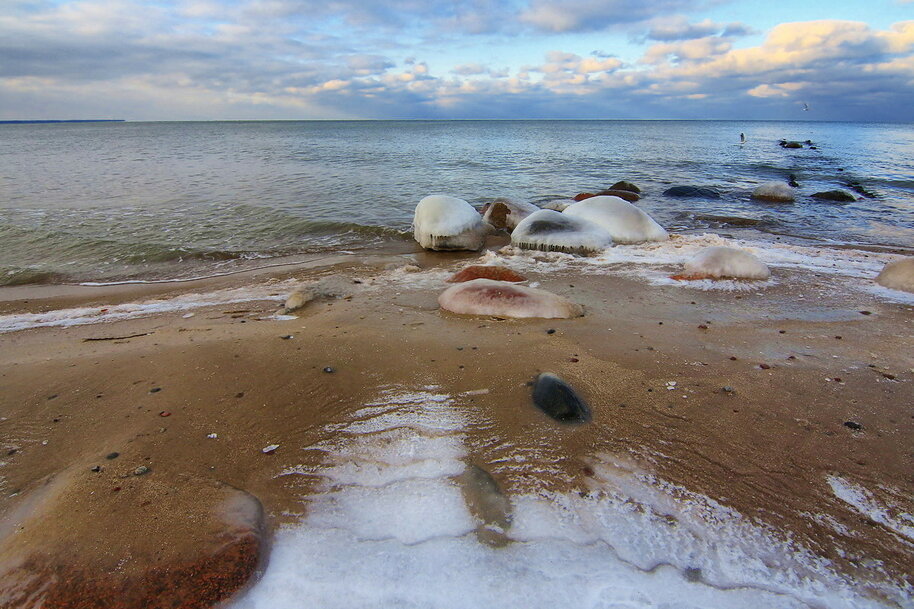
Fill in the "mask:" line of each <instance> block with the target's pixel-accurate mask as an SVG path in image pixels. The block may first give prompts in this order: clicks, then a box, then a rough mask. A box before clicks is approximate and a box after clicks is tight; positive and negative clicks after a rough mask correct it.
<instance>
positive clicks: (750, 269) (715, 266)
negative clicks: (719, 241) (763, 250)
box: [678, 246, 771, 279]
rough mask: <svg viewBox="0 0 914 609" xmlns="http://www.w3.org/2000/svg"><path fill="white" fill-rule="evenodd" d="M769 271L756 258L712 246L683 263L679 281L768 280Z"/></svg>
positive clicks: (729, 249) (727, 248) (741, 252)
mask: <svg viewBox="0 0 914 609" xmlns="http://www.w3.org/2000/svg"><path fill="white" fill-rule="evenodd" d="M770 276H771V271H769V270H768V267H767V266H766V265H765V264H764V263H763V262H762V261H761V260H759V259H758V258H756V257H755V256H753V255H752V254H750V253H749V252H745V251H743V250H740V249H736V248H733V247H722V246H713V247H709V248H706V249H704V250H702V251H701V252H699V253H698V255H697V256H695V257H694V258H692V259H691V260H689V261H688V262H686V263H685V268H684V269H683V273H682V275H681V276H679V277H678V278H681V279H721V278H727V279H768V278H769V277H770Z"/></svg>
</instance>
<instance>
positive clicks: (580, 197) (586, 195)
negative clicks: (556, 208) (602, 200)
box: [574, 192, 597, 201]
mask: <svg viewBox="0 0 914 609" xmlns="http://www.w3.org/2000/svg"><path fill="white" fill-rule="evenodd" d="M595 196H597V195H595V194H594V193H592V192H579V193H578V194H576V195H575V196H574V200H575V201H583V200H584V199H589V198H590V197H595Z"/></svg>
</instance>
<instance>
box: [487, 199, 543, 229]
mask: <svg viewBox="0 0 914 609" xmlns="http://www.w3.org/2000/svg"><path fill="white" fill-rule="evenodd" d="M536 211H539V207H537V206H536V205H533V204H532V203H523V202H521V201H511V200H509V199H498V200H496V201H493V202H492V203H491V204H490V205H489V206H488V207H487V208H486V211H485V213H484V214H483V216H482V219H483V220H485V221H486V222H488V223H489V224H491V225H492V226H494V227H495V228H503V229H505V230H507V231H509V232H510V231H512V230H514V227H516V226H517V225H518V224H519V223H520V221H521V220H523V219H524V218H526V217H527V216H529V215H530V214H532V213H534V212H536Z"/></svg>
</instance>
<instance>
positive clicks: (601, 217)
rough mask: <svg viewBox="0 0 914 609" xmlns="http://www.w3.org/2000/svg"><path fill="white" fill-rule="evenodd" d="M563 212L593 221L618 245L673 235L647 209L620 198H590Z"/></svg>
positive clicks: (664, 239)
mask: <svg viewBox="0 0 914 609" xmlns="http://www.w3.org/2000/svg"><path fill="white" fill-rule="evenodd" d="M562 213H563V214H565V215H566V216H571V217H572V218H581V219H583V220H588V221H590V222H593V223H594V224H596V225H598V226H599V227H601V228H602V229H603V230H605V231H606V232H608V233H609V235H610V236H611V237H612V240H613V242H614V243H617V244H631V243H643V242H645V241H666V240H667V239H669V238H670V236H669V234H667V232H666V230H664V228H663V227H662V226H660V225H659V224H657V222H655V221H654V219H653V218H651V217H650V216H649V215H648V214H647V213H646V212H644V211H643V210H641V209H639V208H637V207H635V206H634V205H632V204H631V203H629V202H628V201H624V200H622V199H620V198H619V197H613V196H596V197H590V198H588V199H584V200H583V201H580V202H579V203H575V204H574V205H570V206H568V208H566V209H565V211H563V212H562Z"/></svg>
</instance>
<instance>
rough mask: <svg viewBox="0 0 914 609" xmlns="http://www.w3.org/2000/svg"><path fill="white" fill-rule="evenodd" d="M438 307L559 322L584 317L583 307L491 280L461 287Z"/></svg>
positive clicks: (447, 293) (441, 298)
mask: <svg viewBox="0 0 914 609" xmlns="http://www.w3.org/2000/svg"><path fill="white" fill-rule="evenodd" d="M438 304H439V305H441V308H442V309H445V310H447V311H451V312H452V313H461V314H464V315H498V316H501V317H543V318H547V319H556V318H569V317H580V316H581V315H583V314H584V311H583V309H582V308H581V306H580V305H577V304H575V303H573V302H571V301H570V300H568V299H567V298H563V297H562V296H559V295H558V294H553V293H552V292H547V291H546V290H539V289H536V288H528V287H526V286H522V285H516V284H511V283H507V282H505V281H494V280H492V279H474V280H472V281H466V282H464V283H458V284H457V285H455V286H452V287H450V288H448V289H446V290H445V291H444V292H442V293H441V295H440V296H438Z"/></svg>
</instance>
